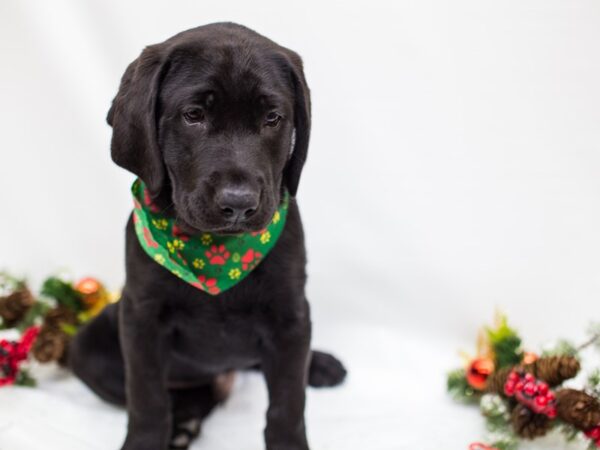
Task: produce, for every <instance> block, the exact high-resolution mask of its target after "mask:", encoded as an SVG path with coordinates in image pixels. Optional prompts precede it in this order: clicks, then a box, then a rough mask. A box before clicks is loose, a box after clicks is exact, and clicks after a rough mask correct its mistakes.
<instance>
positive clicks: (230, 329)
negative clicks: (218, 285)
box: [169, 302, 268, 373]
mask: <svg viewBox="0 0 600 450" xmlns="http://www.w3.org/2000/svg"><path fill="white" fill-rule="evenodd" d="M169 329H170V330H171V331H170V339H169V341H170V349H171V352H170V353H171V357H172V358H173V364H174V367H177V366H182V365H188V366H189V365H193V366H194V370H198V371H201V372H206V373H213V372H221V371H223V370H227V369H233V368H242V367H247V366H250V365H253V364H256V363H257V362H258V360H259V358H260V348H261V342H262V340H263V339H264V336H265V335H266V334H267V333H268V330H267V327H266V319H265V316H264V314H263V313H262V312H261V311H260V310H259V309H258V308H253V307H250V306H248V307H238V306H231V305H223V304H218V303H216V302H215V303H212V304H204V305H196V306H195V307H191V308H190V307H186V308H179V309H178V308H175V309H174V310H173V311H172V312H171V314H170V323H169ZM188 369H192V368H191V367H189V368H188Z"/></svg>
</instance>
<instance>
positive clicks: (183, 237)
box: [173, 224, 190, 242]
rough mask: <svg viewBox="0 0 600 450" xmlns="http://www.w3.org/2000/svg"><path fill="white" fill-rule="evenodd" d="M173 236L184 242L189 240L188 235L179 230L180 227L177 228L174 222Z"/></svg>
mask: <svg viewBox="0 0 600 450" xmlns="http://www.w3.org/2000/svg"><path fill="white" fill-rule="evenodd" d="M173 237H176V238H178V239H181V240H182V241H184V242H187V241H189V240H190V237H189V236H188V235H187V234H185V233H184V232H183V231H182V230H181V228H179V227H178V226H177V225H176V224H173Z"/></svg>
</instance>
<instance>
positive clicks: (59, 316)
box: [44, 306, 77, 330]
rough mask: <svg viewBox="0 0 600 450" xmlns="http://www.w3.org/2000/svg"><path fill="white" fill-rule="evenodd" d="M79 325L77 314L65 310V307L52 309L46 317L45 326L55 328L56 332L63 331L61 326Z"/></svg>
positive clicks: (67, 309)
mask: <svg viewBox="0 0 600 450" xmlns="http://www.w3.org/2000/svg"><path fill="white" fill-rule="evenodd" d="M76 323H77V314H76V313H75V312H74V311H72V310H70V309H69V308H65V307H64V306H58V307H56V308H54V309H51V310H50V311H48V312H47V313H46V316H45V317H44V326H46V327H48V328H54V329H56V330H60V329H61V325H64V324H66V325H75V324H76Z"/></svg>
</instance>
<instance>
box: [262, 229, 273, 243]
mask: <svg viewBox="0 0 600 450" xmlns="http://www.w3.org/2000/svg"><path fill="white" fill-rule="evenodd" d="M270 240H271V233H269V232H268V231H265V232H264V233H262V234H261V235H260V242H262V243H263V244H266V243H267V242H269V241H270Z"/></svg>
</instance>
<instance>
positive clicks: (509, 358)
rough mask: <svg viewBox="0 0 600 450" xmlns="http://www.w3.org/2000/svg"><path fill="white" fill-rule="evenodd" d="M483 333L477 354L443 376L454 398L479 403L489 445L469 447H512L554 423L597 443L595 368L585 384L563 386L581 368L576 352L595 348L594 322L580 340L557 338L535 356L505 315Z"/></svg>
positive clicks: (599, 392) (599, 342)
mask: <svg viewBox="0 0 600 450" xmlns="http://www.w3.org/2000/svg"><path fill="white" fill-rule="evenodd" d="M485 336H486V337H487V340H484V341H483V342H481V341H480V342H479V345H478V347H479V354H478V356H477V357H475V358H473V359H471V360H470V361H469V362H468V364H467V366H466V368H464V369H458V370H455V371H453V372H451V373H450V374H449V376H448V386H447V387H448V391H449V393H450V394H451V395H452V396H453V397H454V398H455V399H457V400H459V401H463V402H467V403H477V402H479V406H480V409H481V412H482V414H483V415H484V417H485V418H486V423H487V429H488V432H490V438H489V439H488V441H489V442H491V446H487V445H484V444H472V445H471V447H470V448H477V449H480V448H481V449H489V450H505V449H508V450H516V449H518V447H519V442H520V441H521V440H532V439H537V438H539V437H542V436H545V435H546V434H547V433H548V432H549V431H550V430H552V429H554V428H557V429H559V430H560V431H561V433H562V434H563V436H564V437H565V440H566V441H572V440H574V439H576V438H578V437H579V436H583V437H584V439H588V440H589V443H590V449H592V448H599V447H600V400H599V399H600V369H597V370H595V371H593V372H592V373H591V374H590V375H589V377H588V382H587V385H586V387H585V389H582V390H577V389H571V388H565V387H563V383H564V382H565V381H567V380H570V379H573V378H574V377H575V376H577V374H578V373H579V372H580V370H581V364H580V357H579V354H580V352H581V351H582V350H583V349H585V348H587V347H591V346H595V347H597V348H598V349H600V326H598V325H594V326H592V327H591V329H590V338H589V340H588V341H587V342H585V343H584V344H582V345H580V346H578V347H577V346H574V345H572V344H571V343H569V342H568V341H559V343H558V345H557V346H556V347H555V348H553V349H550V350H547V351H545V352H544V353H542V356H541V357H538V356H536V355H535V354H533V353H530V352H524V351H523V350H522V348H521V339H520V338H519V336H518V334H517V333H516V331H515V330H513V329H512V328H510V327H509V326H508V323H507V320H506V318H505V317H500V318H499V319H498V320H497V324H496V327H495V328H487V329H486V334H485ZM511 353H512V354H511ZM489 368H493V370H490V369H489Z"/></svg>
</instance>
